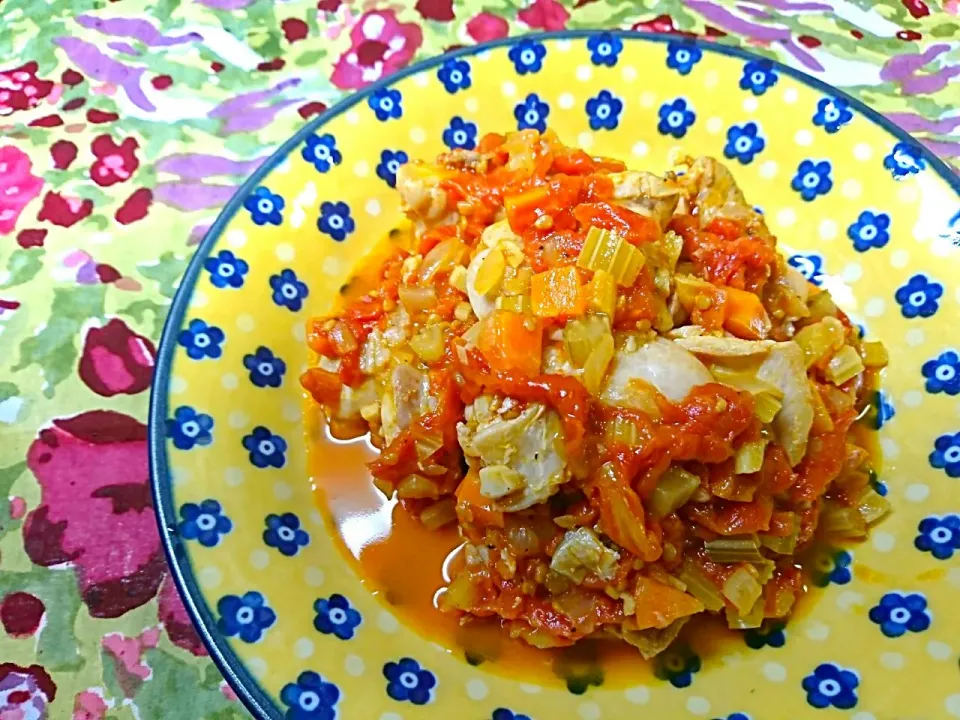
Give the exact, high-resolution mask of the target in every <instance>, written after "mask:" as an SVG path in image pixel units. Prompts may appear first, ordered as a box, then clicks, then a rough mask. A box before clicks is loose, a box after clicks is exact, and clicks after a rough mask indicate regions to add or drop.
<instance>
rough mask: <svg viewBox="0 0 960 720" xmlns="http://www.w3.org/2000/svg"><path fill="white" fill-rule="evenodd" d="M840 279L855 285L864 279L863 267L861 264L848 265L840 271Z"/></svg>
mask: <svg viewBox="0 0 960 720" xmlns="http://www.w3.org/2000/svg"><path fill="white" fill-rule="evenodd" d="M840 277H842V278H843V280H844V282H847V283H855V282H856V281H857V280H859V279H860V278H862V277H863V267H861V265H860V263H856V262H852V263H847V264H846V265H845V266H844V267H843V270H841V271H840Z"/></svg>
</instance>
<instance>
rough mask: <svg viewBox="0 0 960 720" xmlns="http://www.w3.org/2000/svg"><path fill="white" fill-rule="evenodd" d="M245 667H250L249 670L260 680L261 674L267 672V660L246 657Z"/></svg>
mask: <svg viewBox="0 0 960 720" xmlns="http://www.w3.org/2000/svg"><path fill="white" fill-rule="evenodd" d="M247 667H248V668H249V669H250V672H251V673H253V676H254V677H255V678H257V679H258V680H262V679H263V676H264V675H266V674H267V661H266V660H264V659H263V658H260V657H252V658H247Z"/></svg>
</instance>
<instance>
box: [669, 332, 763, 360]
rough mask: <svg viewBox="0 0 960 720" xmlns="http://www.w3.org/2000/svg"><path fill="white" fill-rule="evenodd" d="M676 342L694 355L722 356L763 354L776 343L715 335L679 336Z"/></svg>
mask: <svg viewBox="0 0 960 720" xmlns="http://www.w3.org/2000/svg"><path fill="white" fill-rule="evenodd" d="M674 342H675V343H676V344H677V345H679V346H680V347H682V348H683V349H685V350H689V351H690V352H692V353H693V354H694V355H706V356H709V357H720V358H723V357H728V358H730V357H748V356H750V355H763V354H765V353H766V352H767V351H769V350H770V348H771V347H773V345H774V342H773V341H772V340H741V339H740V338H725V337H715V336H713V335H698V336H696V337H685V338H677V339H676V340H674Z"/></svg>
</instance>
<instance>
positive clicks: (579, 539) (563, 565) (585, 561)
mask: <svg viewBox="0 0 960 720" xmlns="http://www.w3.org/2000/svg"><path fill="white" fill-rule="evenodd" d="M619 559H620V554H619V553H617V552H616V551H615V550H611V549H610V548H608V547H606V546H605V545H604V544H603V543H602V542H600V539H599V538H598V537H597V535H596V533H594V532H593V530H591V529H590V528H585V527H581V528H577V529H576V530H568V531H567V532H566V534H564V536H563V540H561V541H560V544H559V545H557V549H556V550H554V552H553V558H552V559H551V561H550V569H551V570H553V571H554V572H555V573H559V574H560V575H563V576H564V577H566V578H569V579H570V580H573V582H575V583H577V584H579V583H582V582H583V581H584V579H585V578H586V577H587V575H589V574H591V573H592V574H594V575H596V576H597V577H598V578H600V579H601V580H612V579H613V576H614V574H615V573H616V569H617V568H616V565H617V560H619Z"/></svg>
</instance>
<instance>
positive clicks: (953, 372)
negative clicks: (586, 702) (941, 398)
mask: <svg viewBox="0 0 960 720" xmlns="http://www.w3.org/2000/svg"><path fill="white" fill-rule="evenodd" d="M921 371H922V372H923V376H924V377H925V378H926V379H927V385H926V388H927V392H928V393H932V394H935V393H940V392H942V393H946V394H947V395H957V394H960V355H958V354H957V351H956V350H947V351H946V352H944V353H941V354H940V356H939V357H937V358H935V359H933V360H927V362H925V363H924V364H923V367H922V368H921Z"/></svg>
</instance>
